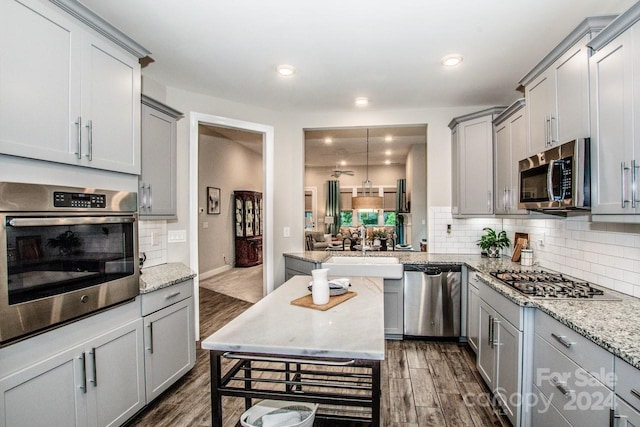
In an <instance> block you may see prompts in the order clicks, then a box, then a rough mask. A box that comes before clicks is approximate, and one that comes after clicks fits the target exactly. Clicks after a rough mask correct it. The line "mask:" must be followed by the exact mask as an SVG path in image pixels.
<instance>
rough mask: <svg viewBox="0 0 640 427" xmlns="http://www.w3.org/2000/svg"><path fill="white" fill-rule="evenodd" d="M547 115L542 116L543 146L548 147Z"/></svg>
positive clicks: (548, 126)
mask: <svg viewBox="0 0 640 427" xmlns="http://www.w3.org/2000/svg"><path fill="white" fill-rule="evenodd" d="M549 121H550V120H549V117H548V116H544V146H545V147H548V146H549V139H550V138H549V128H550V127H551V126H550V125H549Z"/></svg>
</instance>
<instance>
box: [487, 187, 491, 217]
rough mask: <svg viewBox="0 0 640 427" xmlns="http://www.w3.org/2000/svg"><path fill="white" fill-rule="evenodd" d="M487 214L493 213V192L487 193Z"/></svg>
mask: <svg viewBox="0 0 640 427" xmlns="http://www.w3.org/2000/svg"><path fill="white" fill-rule="evenodd" d="M487 212H491V190H489V191H487Z"/></svg>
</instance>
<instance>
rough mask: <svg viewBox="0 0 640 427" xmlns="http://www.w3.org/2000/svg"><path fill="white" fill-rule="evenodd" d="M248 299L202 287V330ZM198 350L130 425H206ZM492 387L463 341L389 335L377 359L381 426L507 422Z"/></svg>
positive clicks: (202, 356) (203, 366)
mask: <svg viewBox="0 0 640 427" xmlns="http://www.w3.org/2000/svg"><path fill="white" fill-rule="evenodd" d="M250 306H251V303H248V302H245V301H242V300H238V299H235V298H231V297H229V296H226V295H223V294H220V293H217V292H213V291H210V290H208V289H205V288H202V287H201V288H200V320H201V323H200V331H201V335H202V337H207V336H209V335H210V334H212V333H213V332H215V331H216V330H218V329H219V328H221V327H222V326H223V325H225V324H226V323H227V322H229V321H230V320H232V319H233V318H235V317H236V316H238V315H239V314H240V313H242V312H243V311H244V310H246V309H247V308H249V307H250ZM197 347H198V348H197V350H196V365H195V367H194V368H193V369H192V370H191V372H189V373H188V374H187V375H185V376H184V377H183V378H182V379H181V380H180V381H178V382H177V383H176V384H175V385H173V386H172V387H171V388H170V389H168V390H167V391H166V392H165V393H164V394H163V395H162V396H160V397H159V398H158V399H156V401H154V402H153V403H152V404H151V405H149V406H148V407H147V408H145V409H144V411H142V412H141V413H140V414H138V415H137V416H136V417H135V418H134V419H132V420H131V421H130V422H129V423H128V425H129V426H132V427H133V426H135V427H163V426H171V427H181V426H185V427H186V426H196V427H199V426H211V409H210V401H209V396H210V394H209V393H210V392H209V354H208V352H207V351H205V350H202V349H200V347H199V344H198V346H197ZM490 400H491V399H490V396H489V393H488V391H487V389H486V387H485V385H484V383H483V382H482V379H481V378H480V374H479V373H478V371H477V370H476V368H475V356H474V355H473V353H471V352H470V351H469V350H468V349H467V347H466V345H464V344H457V343H447V342H426V341H387V342H386V360H385V361H384V362H383V364H382V402H381V405H382V411H381V412H382V425H383V426H393V427H396V426H397V427H400V426H402V427H422V426H425V427H426V426H434V427H436V426H446V427H453V426H470V427H484V426H508V425H509V422H508V421H507V420H506V418H504V417H501V416H499V415H496V414H495V411H494V410H493V408H492V407H491V406H490V405H489V404H488V402H490ZM223 412H224V416H225V422H224V425H225V426H235V425H236V423H237V422H238V420H239V418H240V415H241V414H242V413H243V412H244V401H243V400H242V399H235V398H225V399H224V401H223Z"/></svg>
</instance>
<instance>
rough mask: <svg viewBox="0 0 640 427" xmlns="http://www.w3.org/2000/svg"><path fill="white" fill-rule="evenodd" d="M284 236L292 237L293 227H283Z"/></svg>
mask: <svg viewBox="0 0 640 427" xmlns="http://www.w3.org/2000/svg"><path fill="white" fill-rule="evenodd" d="M282 237H291V228H289V227H284V228H283V229H282Z"/></svg>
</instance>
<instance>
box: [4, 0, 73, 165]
mask: <svg viewBox="0 0 640 427" xmlns="http://www.w3.org/2000/svg"><path fill="white" fill-rule="evenodd" d="M81 39H82V37H81V31H80V30H79V28H78V27H77V26H76V25H75V24H74V23H73V22H72V20H71V19H69V18H67V17H66V16H64V15H63V14H60V13H55V12H53V11H52V10H50V9H49V8H46V7H45V6H44V5H42V4H41V3H38V2H35V1H30V0H23V1H14V0H4V1H2V2H0V152H2V153H5V154H11V155H16V156H24V157H29V158H35V159H42V160H50V161H54V162H62V163H75V162H77V158H76V154H75V152H76V151H77V147H78V141H79V140H78V138H79V136H78V131H79V128H78V127H77V125H76V124H75V123H74V122H75V121H76V119H77V117H78V116H80V50H81V49H80V46H81V41H82V40H81Z"/></svg>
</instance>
